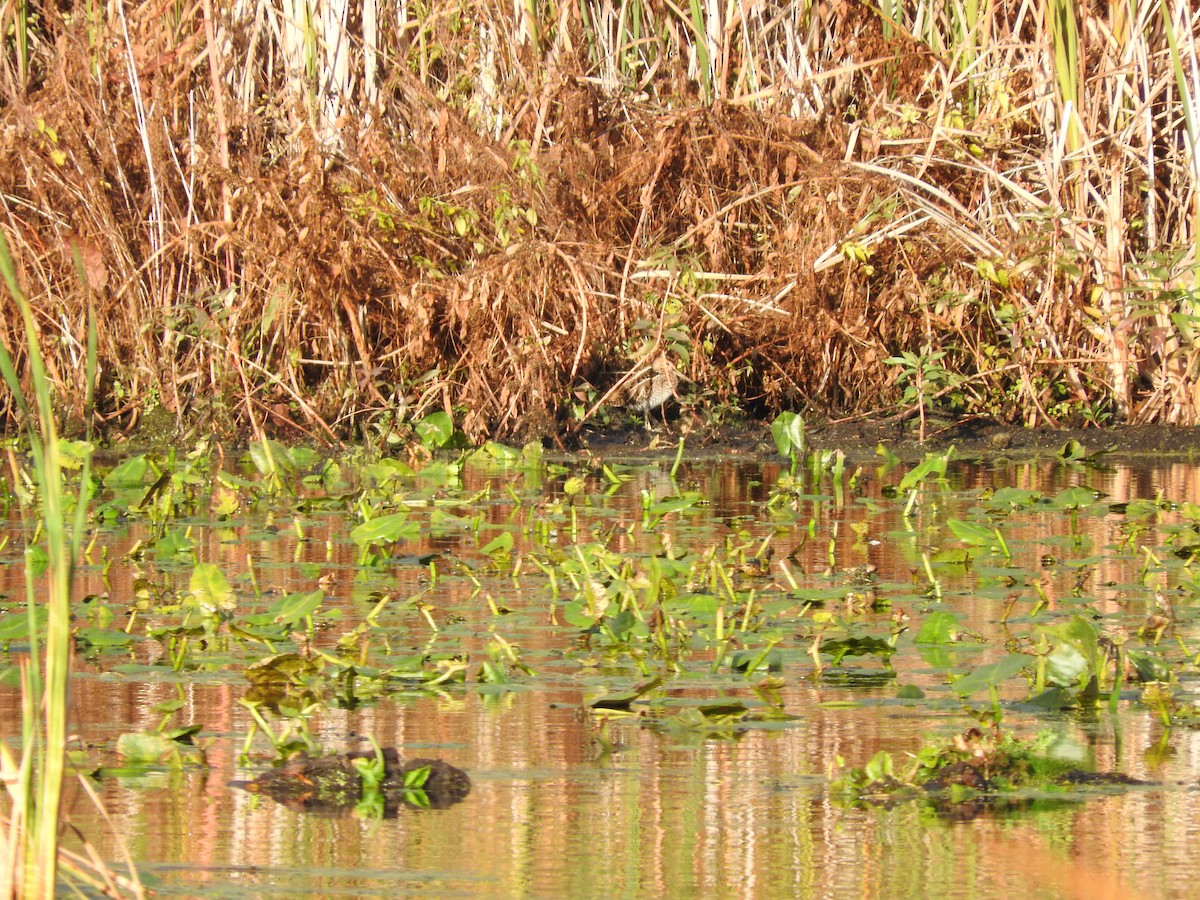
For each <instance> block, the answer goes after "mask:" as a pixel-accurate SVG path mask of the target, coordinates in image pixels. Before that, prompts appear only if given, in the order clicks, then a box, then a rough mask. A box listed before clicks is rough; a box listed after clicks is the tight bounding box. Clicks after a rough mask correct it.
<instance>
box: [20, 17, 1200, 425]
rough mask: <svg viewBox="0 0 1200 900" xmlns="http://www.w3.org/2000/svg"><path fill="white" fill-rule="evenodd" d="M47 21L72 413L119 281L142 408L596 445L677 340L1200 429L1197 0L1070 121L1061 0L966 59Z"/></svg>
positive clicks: (40, 58)
mask: <svg viewBox="0 0 1200 900" xmlns="http://www.w3.org/2000/svg"><path fill="white" fill-rule="evenodd" d="M34 6H35V7H37V8H36V11H35V13H34V14H32V15H31V16H30V20H29V23H28V24H29V26H30V27H29V34H30V36H31V37H30V42H29V51H28V54H27V63H22V54H21V53H19V52H18V48H17V46H16V44H15V43H10V45H8V46H6V48H5V56H4V60H3V66H4V70H3V72H0V80H2V82H3V90H2V91H0V94H2V96H0V204H2V206H3V217H2V218H0V229H3V232H4V234H5V236H6V237H7V239H8V241H9V243H10V245H11V246H12V247H13V248H14V254H15V256H16V259H17V262H18V266H19V269H20V272H21V277H22V281H23V284H24V285H25V286H26V289H27V290H28V292H29V293H30V295H31V298H32V300H33V302H34V305H35V307H36V309H37V311H38V315H39V316H40V319H39V325H40V327H41V329H42V340H43V346H44V347H46V348H48V352H49V357H50V359H49V363H50V366H51V375H52V377H53V378H54V379H55V381H56V382H57V384H58V390H59V398H60V402H61V403H62V404H63V407H64V414H68V415H70V416H72V417H75V418H78V417H79V416H82V415H83V414H84V410H83V408H82V406H83V399H82V397H83V393H82V391H80V390H78V379H79V373H80V372H82V361H81V356H82V352H81V349H80V348H81V347H82V345H83V343H84V335H85V327H86V326H85V323H86V317H85V299H84V298H85V297H89V296H90V297H91V298H92V300H93V302H94V303H95V305H96V308H97V311H98V313H99V321H100V359H101V366H102V370H103V382H102V385H101V391H100V394H99V396H98V401H97V403H98V406H97V410H96V415H97V416H98V417H99V418H100V419H101V420H103V422H105V423H107V426H108V427H109V428H110V429H114V430H116V431H128V430H130V429H131V428H133V427H134V426H135V425H136V424H137V421H138V418H139V417H140V416H142V415H144V414H145V413H147V412H149V411H150V410H153V409H154V408H156V407H158V406H161V407H163V408H164V409H165V410H167V411H168V412H170V413H171V414H173V415H174V416H175V417H176V420H177V421H178V422H179V423H180V424H181V425H184V426H191V425H198V426H199V427H201V428H203V429H205V430H215V431H219V432H223V433H233V432H236V431H240V430H244V429H247V428H248V429H252V430H254V431H258V430H260V429H264V428H265V429H266V430H268V431H275V432H279V431H282V432H283V433H285V434H292V435H295V434H298V433H302V434H308V435H311V436H313V437H315V438H319V439H333V438H340V437H352V436H354V435H355V434H358V433H361V430H362V429H364V428H367V427H369V426H371V425H372V423H385V424H386V423H388V422H391V421H393V420H394V418H399V417H407V418H408V419H410V420H411V419H415V418H419V417H420V416H422V415H425V414H427V413H429V412H432V411H435V410H442V409H444V410H446V411H447V412H450V413H451V414H452V415H453V417H454V421H455V423H456V424H457V425H458V426H459V427H460V428H462V429H463V430H464V431H465V432H466V433H467V434H468V436H470V437H472V438H481V437H484V436H499V437H508V438H518V437H527V436H544V435H547V434H562V433H564V432H570V431H574V430H577V429H578V428H579V427H580V425H581V424H582V422H583V420H584V419H585V417H587V416H592V417H593V418H594V417H595V416H597V415H599V414H600V413H601V411H602V410H603V408H604V407H603V406H602V405H600V404H601V402H602V401H603V400H604V398H605V394H606V391H607V389H608V387H610V386H611V385H612V384H613V383H614V382H615V381H616V380H617V379H618V378H619V376H620V373H622V372H626V371H629V370H630V369H632V368H636V367H638V366H645V365H647V364H648V363H649V362H650V361H651V360H653V359H655V358H657V357H658V356H660V355H661V354H663V353H665V354H666V355H667V356H668V357H669V358H670V359H672V360H674V361H675V362H676V364H677V365H678V366H679V368H680V369H681V371H682V372H683V373H684V374H685V375H686V376H687V377H688V378H690V379H691V381H692V383H693V385H694V388H693V403H694V404H695V405H696V406H697V407H700V408H705V409H713V408H719V407H720V406H721V405H726V406H728V407H733V408H741V409H745V410H748V411H750V412H754V413H759V414H763V415H771V414H773V413H775V412H778V411H780V410H785V409H794V410H799V411H803V412H806V413H807V412H813V413H818V414H822V415H849V414H864V413H870V412H873V411H874V412H878V411H890V412H895V411H897V410H898V409H900V410H909V409H912V408H914V407H915V406H916V404H918V403H921V402H924V403H926V405H928V406H931V407H932V406H937V405H942V406H946V407H947V408H949V409H951V410H952V411H955V412H961V413H972V414H982V415H988V416H994V417H997V418H1001V419H1005V420H1008V421H1021V422H1025V423H1030V424H1031V423H1044V422H1051V423H1054V422H1059V421H1069V420H1073V421H1075V422H1076V423H1078V422H1081V421H1085V420H1086V421H1102V420H1105V419H1106V418H1108V417H1110V416H1111V417H1113V418H1123V419H1128V420H1131V421H1175V422H1186V423H1194V422H1196V420H1197V418H1198V416H1200V406H1198V404H1197V397H1196V396H1194V393H1195V388H1194V384H1195V377H1194V376H1195V371H1194V369H1195V366H1196V364H1197V349H1198V348H1197V347H1196V346H1195V345H1194V343H1193V341H1192V338H1191V334H1192V330H1191V327H1190V324H1189V323H1190V321H1191V318H1190V317H1191V315H1192V309H1191V302H1192V301H1191V293H1190V292H1191V291H1192V290H1193V289H1194V284H1195V279H1194V269H1193V265H1194V256H1193V255H1192V254H1191V253H1190V251H1186V252H1185V251H1179V252H1178V253H1176V255H1175V256H1174V257H1169V254H1170V252H1171V249H1172V248H1176V247H1184V248H1186V247H1188V246H1190V244H1191V242H1192V241H1193V240H1194V238H1195V230H1194V223H1193V219H1192V203H1193V200H1194V195H1193V194H1192V193H1190V192H1191V191H1192V190H1193V189H1194V186H1195V180H1196V179H1195V176H1193V175H1191V174H1189V172H1190V170H1188V169H1187V167H1186V164H1187V159H1188V152H1189V146H1188V145H1187V142H1186V140H1185V137H1186V134H1185V132H1186V128H1185V125H1186V123H1185V121H1184V106H1185V105H1186V104H1185V101H1187V99H1188V98H1187V97H1184V98H1183V99H1181V98H1180V96H1179V94H1178V90H1177V88H1178V84H1177V83H1176V82H1175V80H1174V72H1175V70H1174V68H1173V59H1178V58H1180V56H1179V54H1183V55H1184V56H1183V58H1184V59H1185V60H1186V58H1187V57H1186V54H1187V53H1191V54H1192V58H1194V56H1195V38H1196V24H1195V21H1194V20H1189V19H1188V18H1187V15H1188V14H1187V12H1186V10H1184V11H1183V14H1181V17H1180V18H1178V19H1177V20H1176V22H1175V28H1176V32H1175V33H1174V38H1175V43H1176V45H1177V46H1178V47H1181V48H1182V49H1181V50H1177V53H1176V54H1175V55H1174V56H1172V54H1171V52H1170V51H1169V49H1168V46H1169V43H1170V42H1169V41H1168V40H1167V38H1166V36H1165V33H1164V30H1163V29H1164V27H1165V26H1164V24H1163V22H1160V21H1158V20H1157V19H1155V20H1153V21H1151V20H1149V19H1147V21H1146V22H1141V21H1139V22H1132V23H1131V22H1130V21H1129V20H1128V19H1121V15H1122V14H1123V13H1122V11H1124V14H1128V13H1129V8H1128V7H1127V6H1125V5H1124V4H1122V3H1119V2H1118V3H1116V4H1110V5H1109V11H1108V18H1103V17H1101V16H1099V15H1098V14H1097V13H1094V12H1092V11H1091V10H1090V8H1088V7H1087V5H1084V8H1082V9H1078V10H1074V11H1073V12H1072V15H1077V16H1078V21H1076V22H1075V24H1074V26H1073V27H1077V28H1078V35H1077V46H1076V48H1075V50H1076V57H1075V59H1077V60H1078V63H1077V65H1076V66H1074V67H1073V68H1074V73H1075V75H1077V76H1078V79H1077V82H1076V85H1075V88H1074V90H1075V94H1076V95H1075V96H1074V97H1073V98H1071V99H1072V103H1071V105H1070V106H1067V105H1064V97H1065V96H1066V94H1067V93H1069V91H1070V85H1071V82H1070V79H1064V77H1063V76H1062V74H1061V69H1060V70H1059V72H1060V74H1058V76H1057V77H1056V75H1055V72H1056V68H1055V58H1056V57H1055V52H1056V50H1058V49H1061V48H1062V47H1063V46H1064V40H1065V39H1064V38H1062V37H1061V34H1060V33H1059V32H1055V31H1054V22H1052V21H1051V16H1052V15H1053V14H1054V9H1055V8H1056V3H1055V2H1054V0H1048V2H1047V3H1045V4H1035V3H1032V2H1031V3H999V4H995V5H994V7H995V8H991V10H990V15H991V18H989V19H987V20H986V21H984V22H982V23H979V24H977V26H976V28H975V30H974V31H972V32H971V33H970V36H969V39H967V37H965V36H960V40H959V43H958V44H956V45H953V46H949V45H947V46H930V45H929V44H928V43H927V42H925V41H922V40H918V39H917V38H915V37H913V36H910V35H908V34H906V33H905V32H904V29H903V28H900V27H898V26H897V25H894V24H892V23H890V22H888V21H887V20H886V18H885V17H884V16H882V15H881V14H880V12H879V10H878V9H877V8H875V7H874V6H872V5H870V4H859V3H854V2H838V3H833V4H828V5H824V4H823V5H820V6H819V7H814V8H813V9H811V10H808V11H805V10H804V9H803V8H802V6H800V5H798V6H796V7H795V8H790V9H784V10H776V9H775V8H774V7H767V6H763V5H761V4H757V3H751V4H741V5H737V8H738V9H739V10H743V12H741V13H737V14H731V15H732V16H733V17H732V18H731V19H729V20H728V21H724V20H722V21H718V22H712V21H705V22H703V23H701V24H702V25H703V26H704V27H705V28H707V29H708V36H707V39H706V40H705V41H702V42H697V40H696V37H697V34H699V32H698V31H697V30H696V29H695V28H694V27H693V25H694V24H695V23H690V22H687V21H685V20H682V19H680V18H679V17H678V14H677V13H678V10H675V11H674V12H672V9H674V8H671V9H658V8H657V7H656V5H655V4H652V3H651V4H633V3H629V4H624V5H622V6H620V7H617V8H614V7H612V5H611V4H610V3H607V2H593V3H581V4H578V5H571V4H566V5H559V4H555V3H550V4H546V5H545V6H544V8H543V6H541V5H538V7H537V9H538V10H540V16H541V17H540V18H537V17H536V16H535V15H534V13H533V12H531V11H530V9H532V5H530V8H529V9H526V11H525V12H524V13H523V14H518V15H516V16H515V17H514V13H513V7H512V5H511V4H507V5H506V4H498V3H492V2H490V0H476V2H472V0H461V2H458V3H453V4H447V5H445V6H439V5H437V4H435V5H434V6H433V7H432V8H431V10H432V11H430V12H428V13H427V14H425V15H419V14H418V13H417V12H416V11H415V9H416V6H415V5H414V6H413V7H412V10H410V11H409V13H408V15H409V16H410V17H409V18H406V19H404V20H402V21H398V20H393V19H387V20H386V21H385V20H384V18H383V17H384V13H383V12H381V11H379V9H378V8H377V6H376V4H375V3H374V2H370V0H367V2H363V3H360V4H356V5H346V4H339V3H329V4H325V5H324V6H318V7H316V9H317V12H318V14H322V13H321V11H322V9H324V10H325V11H326V12H327V11H328V9H330V8H333V9H344V10H347V12H346V18H344V19H343V20H340V21H339V22H337V23H335V24H334V25H331V24H330V21H329V19H328V16H326V18H324V19H321V18H320V15H318V17H317V19H314V20H313V21H311V22H309V21H305V22H297V21H296V20H295V18H288V11H289V10H291V11H292V15H293V16H294V15H295V14H296V11H297V10H302V9H305V8H307V7H306V6H305V4H304V3H303V2H284V3H282V5H281V6H276V5H272V4H271V3H268V2H265V0H264V2H260V3H258V4H254V3H239V4H228V5H227V4H211V3H210V2H209V0H204V2H199V3H195V2H161V3H153V2H147V3H144V4H142V5H140V6H138V7H136V8H130V9H128V10H126V11H124V12H122V10H121V8H122V7H123V6H124V5H123V4H109V5H108V7H107V12H106V13H104V14H101V13H95V14H94V15H93V14H91V13H89V10H91V9H92V5H90V4H83V3H66V4H44V5H40V6H38V5H36V4H34ZM785 6H789V7H790V5H785ZM6 9H11V7H6ZM405 9H408V7H405ZM1072 9H1074V8H1072ZM618 13H619V15H618ZM368 14H369V15H368ZM1142 14H1143V16H1144V17H1145V16H1147V14H1146V13H1145V12H1144V11H1143V13H1142ZM376 15H378V16H379V17H380V19H379V21H378V22H377V21H376V19H375V18H374V17H375V16H376ZM394 15H395V14H394V13H387V16H394ZM946 15H949V13H946ZM635 16H641V17H643V18H644V20H645V23H647V24H648V25H653V26H654V28H651V29H649V30H648V31H647V32H646V36H645V37H644V39H642V40H641V42H638V41H635V40H633V38H632V37H630V36H629V32H628V30H626V31H622V30H621V28H622V27H624V28H625V29H628V28H629V23H630V22H631V21H632V20H633V19H632V17H635ZM897 17H898V18H899V19H901V24H903V17H901V16H899V15H897ZM368 20H369V21H368ZM1164 21H1165V20H1164ZM621 23H624V25H622V24H621ZM8 24H9V25H11V24H12V22H11V21H10V22H9V23H8ZM1181 25H1182V26H1184V27H1183V28H1182V29H1180V26H1181ZM6 27H7V25H6ZM797 27H799V28H800V29H801V30H800V31H799V32H797V31H796V30H795V29H796V28H797ZM1058 27H1059V28H1060V30H1061V23H1060V24H1059V26H1058ZM789 29H791V30H789ZM913 30H914V31H915V30H916V28H915V26H914V28H913ZM614 33H615V34H616V40H617V42H618V43H617V45H616V46H614V47H613V48H612V49H610V50H608V51H605V48H604V46H602V45H603V43H604V39H606V35H607V36H608V38H611V37H612V36H613V34H614ZM381 35H387V38H386V39H384V38H383V37H381ZM1056 35H1057V36H1056ZM339 48H340V51H339ZM702 50H703V51H705V52H704V53H703V54H700V51H702ZM338 52H341V53H342V57H343V58H344V60H348V63H347V64H346V65H345V66H342V64H341V61H340V58H339V57H338V55H337V53H338ZM634 57H637V60H638V62H637V63H636V64H631V63H630V62H629V61H630V59H632V58H634ZM706 61H707V65H706V64H705V62H706ZM801 64H802V65H801ZM789 67H790V68H789ZM1068 68H1071V67H1068ZM789 71H791V72H792V74H791V75H788V74H787V73H788V72H789ZM1068 108H1074V109H1075V110H1077V112H1078V114H1079V118H1078V119H1068V118H1067V116H1066V115H1065V114H1064V111H1065V110H1066V109H1068ZM1064 121H1065V122H1067V123H1068V124H1067V125H1066V126H1064V125H1062V122H1064ZM1188 121H1190V120H1188ZM1147 160H1150V161H1151V162H1152V165H1148V164H1147ZM76 255H77V256H78V259H79V262H80V263H81V265H82V270H83V272H84V273H85V274H86V276H87V282H88V284H89V286H90V291H85V290H83V289H82V288H81V287H80V278H79V274H78V273H77V271H76V262H75V257H76ZM14 322H15V319H14V318H13V317H12V316H9V320H8V321H7V322H5V323H0V328H3V329H4V334H3V339H4V340H5V342H6V343H7V345H8V346H10V347H12V346H15V345H16V344H17V343H18V342H16V341H14V340H13V339H12V334H11V329H12V327H13V323H14ZM904 351H908V352H909V353H910V354H912V358H913V360H916V361H917V362H918V363H919V365H917V366H916V367H915V368H914V367H912V366H910V367H909V369H907V370H906V369H905V367H904V366H903V365H901V364H900V363H899V362H898V361H897V358H898V357H900V355H901V354H902V353H903V352H904ZM941 351H945V355H944V356H938V355H937V354H938V353H939V352H941ZM889 360H892V361H891V362H889ZM905 390H907V391H908V394H907V396H904V393H903V392H904V391H905ZM902 397H903V399H902ZM901 404H902V405H901ZM8 412H9V413H11V412H12V410H11V406H9V407H8ZM10 418H11V416H10Z"/></svg>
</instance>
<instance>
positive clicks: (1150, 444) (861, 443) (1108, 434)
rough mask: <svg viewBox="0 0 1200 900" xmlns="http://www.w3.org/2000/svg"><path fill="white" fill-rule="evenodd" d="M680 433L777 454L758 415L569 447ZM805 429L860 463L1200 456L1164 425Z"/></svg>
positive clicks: (711, 445)
mask: <svg viewBox="0 0 1200 900" xmlns="http://www.w3.org/2000/svg"><path fill="white" fill-rule="evenodd" d="M681 434H684V435H685V437H686V448H687V457H688V458H689V459H690V458H695V457H697V456H699V457H704V458H709V457H716V456H723V455H755V456H758V455H766V456H770V455H773V454H775V453H776V449H775V443H774V440H773V438H772V437H771V429H770V424H769V423H767V422H758V421H749V422H745V423H741V424H738V425H729V426H724V427H721V428H714V429H703V428H700V429H691V430H689V429H688V428H687V426H686V425H683V426H681V425H680V423H678V422H672V423H671V427H670V428H668V429H660V430H659V431H657V432H652V433H647V432H646V431H645V430H644V429H642V428H638V427H632V426H628V427H620V428H612V429H608V430H601V429H595V430H588V431H585V432H584V433H583V434H582V435H581V436H580V440H579V441H578V442H577V443H576V444H575V445H574V446H569V447H568V449H575V450H588V451H591V452H595V453H600V454H606V455H616V454H620V455H629V456H641V455H647V454H654V455H661V454H662V453H664V452H666V451H669V450H672V449H673V448H674V447H675V446H676V444H677V442H678V440H679V437H680V435H681ZM805 435H806V439H807V441H808V444H809V446H810V447H811V448H817V449H823V450H842V451H843V452H845V453H846V455H847V456H848V457H849V458H850V459H851V460H854V461H858V462H862V461H863V460H866V459H868V458H873V457H875V456H876V448H877V447H878V446H879V445H881V444H882V445H883V446H884V447H886V448H887V449H888V450H889V451H890V452H891V453H893V454H895V455H896V456H898V457H900V458H901V459H903V460H913V459H920V458H922V457H923V456H924V455H925V454H926V453H932V452H943V451H945V450H946V449H947V448H949V447H951V446H953V447H954V456H955V457H956V458H960V459H961V458H968V459H987V460H1000V459H1004V458H1010V459H1021V458H1026V457H1046V456H1055V455H1071V456H1073V457H1074V458H1076V459H1079V458H1082V457H1091V456H1093V455H1095V454H1101V455H1104V456H1115V457H1128V456H1137V457H1145V456H1159V457H1161V456H1172V457H1178V456H1184V457H1191V456H1198V455H1200V428H1184V427H1172V426H1162V425H1110V426H1106V427H1104V428H1022V427H1019V426H1012V425H1006V424H1003V423H1000V422H995V421H989V420H983V419H972V420H967V421H962V422H953V423H946V422H939V423H936V424H934V423H930V424H929V425H928V427H927V432H926V435H925V440H924V442H922V441H921V439H920V434H919V430H918V424H917V423H916V422H915V420H907V421H898V420H896V419H865V420H856V421H841V422H831V423H824V424H811V425H807V426H806V428H805ZM1075 445H1078V446H1077V447H1076V446H1075Z"/></svg>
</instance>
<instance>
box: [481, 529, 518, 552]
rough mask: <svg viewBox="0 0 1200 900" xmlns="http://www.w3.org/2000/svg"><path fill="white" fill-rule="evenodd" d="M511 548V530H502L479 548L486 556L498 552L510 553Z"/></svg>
mask: <svg viewBox="0 0 1200 900" xmlns="http://www.w3.org/2000/svg"><path fill="white" fill-rule="evenodd" d="M512 548H513V536H512V532H511V531H502V532H500V533H499V534H498V535H496V536H495V537H494V538H492V539H491V540H490V541H488V542H487V543H486V544H484V545H483V547H482V548H480V551H481V552H482V553H485V554H486V555H488V556H496V555H497V554H500V553H511V552H512Z"/></svg>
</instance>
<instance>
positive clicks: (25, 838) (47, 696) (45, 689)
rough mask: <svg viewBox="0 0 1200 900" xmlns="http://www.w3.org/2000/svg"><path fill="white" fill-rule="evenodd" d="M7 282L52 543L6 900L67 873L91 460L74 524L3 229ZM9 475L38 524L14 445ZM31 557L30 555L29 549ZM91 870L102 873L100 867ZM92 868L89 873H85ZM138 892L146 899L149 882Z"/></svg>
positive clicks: (45, 385)
mask: <svg viewBox="0 0 1200 900" xmlns="http://www.w3.org/2000/svg"><path fill="white" fill-rule="evenodd" d="M0 275H3V277H4V281H5V283H6V285H7V287H8V293H9V295H10V296H11V298H12V301H13V303H14V304H15V305H16V306H17V309H18V310H19V313H20V317H21V323H22V327H23V331H24V338H25V347H24V350H25V365H26V369H27V372H28V376H29V382H30V384H31V387H32V389H33V394H34V404H33V405H32V406H31V405H30V404H29V403H28V402H27V399H26V396H25V392H24V390H23V388H22V385H21V379H20V378H19V376H18V375H17V370H16V366H15V364H14V360H13V357H12V355H11V354H10V353H9V350H8V348H7V347H6V346H4V345H3V344H0V373H2V374H3V376H4V381H5V382H6V383H7V385H8V388H9V390H10V391H12V395H13V401H14V403H15V405H16V407H17V409H18V410H19V412H20V414H21V416H22V421H23V424H24V433H25V437H26V439H27V440H28V441H29V449H30V455H31V457H32V459H33V468H34V475H35V484H36V489H37V493H36V498H37V509H36V513H37V514H40V519H39V529H38V530H37V531H35V532H34V533H35V534H42V535H44V536H45V551H46V559H47V562H48V566H47V570H46V572H47V575H46V578H47V583H46V584H45V585H44V586H43V587H42V589H41V590H40V591H39V586H38V585H37V584H36V583H35V582H36V576H35V574H34V572H33V569H32V566H31V565H30V564H29V563H27V566H26V575H25V586H26V608H27V609H28V613H29V658H28V660H26V661H24V662H23V663H22V667H21V690H22V707H21V709H22V717H21V731H22V734H21V738H22V740H21V751H20V757H19V758H14V757H13V754H12V752H11V751H10V750H9V748H8V747H7V746H5V745H2V744H0V776H2V777H3V779H4V784H5V787H6V788H7V789H8V793H9V796H10V797H11V798H12V808H11V815H10V817H9V818H8V820H7V821H0V896H6V897H7V896H22V897H53V896H54V895H55V889H56V886H57V882H58V874H59V859H60V857H59V848H58V834H59V812H60V806H61V799H62V785H63V776H64V772H65V766H66V744H67V712H68V691H69V686H70V675H71V621H70V616H71V612H70V603H71V585H72V582H73V579H74V568H75V559H76V558H77V557H78V553H79V541H80V537H81V535H82V534H83V529H84V524H85V517H86V514H87V507H88V497H87V494H86V491H87V486H88V485H89V484H90V483H91V480H90V474H91V473H90V469H91V467H90V460H89V459H88V458H86V457H85V460H84V463H83V471H82V473H81V476H80V480H79V484H80V485H81V487H80V494H79V496H78V497H77V498H75V503H74V521H73V523H72V527H70V528H68V527H67V512H68V508H69V505H68V502H67V498H66V497H65V496H64V483H63V472H64V469H63V466H62V461H61V459H60V456H59V439H58V429H57V427H56V426H55V421H54V404H53V401H52V400H51V396H50V379H49V377H48V375H47V373H46V366H45V363H44V360H43V357H42V352H41V347H40V346H39V343H38V338H37V326H36V324H35V321H34V317H33V310H32V308H31V307H30V305H29V302H28V300H27V299H26V298H25V295H24V293H23V292H22V291H21V289H20V286H19V285H18V284H17V278H16V272H15V268H14V266H13V262H12V257H11V255H10V254H9V250H8V242H7V240H6V239H5V237H4V234H3V233H2V232H0ZM88 324H89V328H88V353H87V371H86V373H85V378H86V384H87V399H86V402H85V405H84V407H85V410H90V409H91V400H92V396H91V392H92V384H93V381H94V379H93V377H92V376H93V375H94V373H95V372H96V328H95V320H94V317H93V316H92V315H91V313H90V310H89V316H88ZM8 464H9V469H10V471H11V472H12V474H13V480H14V486H16V494H17V496H18V497H19V498H20V502H21V513H22V516H23V517H28V516H29V514H30V512H31V510H30V507H29V503H30V500H31V497H30V496H29V495H27V494H26V493H25V492H23V491H22V490H21V489H20V487H19V485H20V484H21V479H20V472H19V466H20V463H18V461H17V458H16V456H15V454H14V453H13V452H12V449H11V448H10V449H9V451H8ZM29 549H32V548H29ZM27 553H28V551H27ZM42 609H44V610H45V613H46V615H45V633H44V634H42V633H41V627H40V623H39V620H40V619H41V616H40V615H39V610H42ZM89 867H91V868H93V870H94V866H90V864H89ZM68 868H69V869H70V870H71V871H72V872H74V873H76V874H77V875H79V876H80V877H81V879H82V880H84V881H86V882H88V883H90V884H93V885H97V884H100V883H101V881H102V882H103V883H104V884H112V883H113V879H112V878H111V877H110V876H107V873H104V874H103V877H100V876H96V875H87V874H85V873H84V870H83V868H81V867H79V866H78V865H76V864H73V863H70V862H68ZM84 868H87V867H84ZM132 890H133V893H135V894H138V895H140V894H141V890H140V885H137V884H136V881H135V884H134V887H133V889H132Z"/></svg>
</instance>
